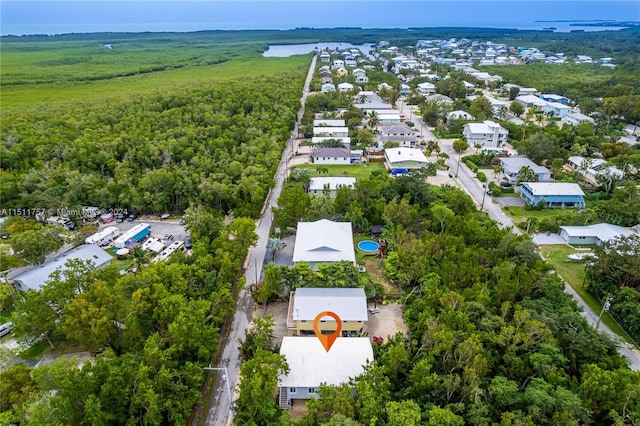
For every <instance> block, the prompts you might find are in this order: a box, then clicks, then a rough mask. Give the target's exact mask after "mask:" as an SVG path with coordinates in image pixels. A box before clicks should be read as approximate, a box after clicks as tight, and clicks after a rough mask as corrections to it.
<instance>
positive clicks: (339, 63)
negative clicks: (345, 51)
mask: <svg viewBox="0 0 640 426" xmlns="http://www.w3.org/2000/svg"><path fill="white" fill-rule="evenodd" d="M337 68H344V61H343V60H342V59H334V60H333V69H337Z"/></svg>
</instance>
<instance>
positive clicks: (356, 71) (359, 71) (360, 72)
mask: <svg viewBox="0 0 640 426" xmlns="http://www.w3.org/2000/svg"><path fill="white" fill-rule="evenodd" d="M351 74H353V75H354V76H356V77H357V76H359V75H366V74H367V73H366V71H365V70H363V69H362V68H356V69H354V70H353V71H351Z"/></svg>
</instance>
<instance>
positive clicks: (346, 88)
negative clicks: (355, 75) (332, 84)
mask: <svg viewBox="0 0 640 426" xmlns="http://www.w3.org/2000/svg"><path fill="white" fill-rule="evenodd" d="M349 90H353V84H351V83H347V82H346V81H345V82H344V83H340V84H338V91H339V92H348V91H349Z"/></svg>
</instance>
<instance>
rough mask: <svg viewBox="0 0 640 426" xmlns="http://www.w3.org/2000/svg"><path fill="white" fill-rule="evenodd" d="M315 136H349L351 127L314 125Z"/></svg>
mask: <svg viewBox="0 0 640 426" xmlns="http://www.w3.org/2000/svg"><path fill="white" fill-rule="evenodd" d="M313 136H324V137H334V136H338V137H346V136H349V128H348V127H327V126H320V127H314V128H313Z"/></svg>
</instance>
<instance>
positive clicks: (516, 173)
mask: <svg viewBox="0 0 640 426" xmlns="http://www.w3.org/2000/svg"><path fill="white" fill-rule="evenodd" d="M500 163H501V164H502V169H503V170H504V172H503V178H504V179H505V180H507V181H508V182H511V183H516V182H517V181H518V178H519V177H520V174H521V173H520V171H521V170H522V168H523V167H529V168H530V169H531V170H533V172H534V173H535V174H536V176H538V181H539V182H546V181H549V180H551V170H549V169H547V168H546V167H543V166H538V165H537V164H536V163H534V162H533V161H531V160H529V159H528V158H526V157H502V158H500Z"/></svg>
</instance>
